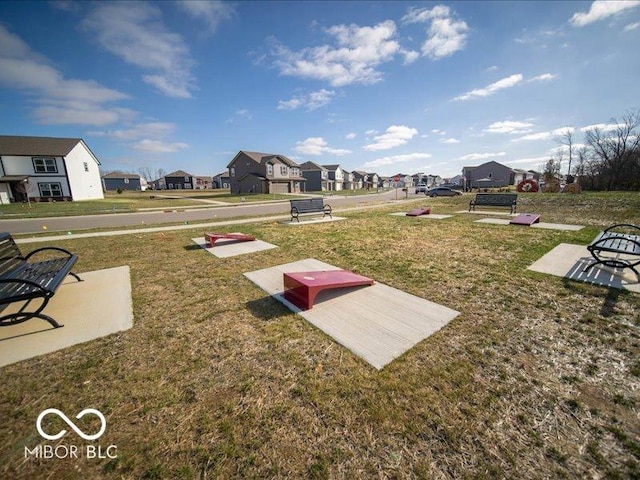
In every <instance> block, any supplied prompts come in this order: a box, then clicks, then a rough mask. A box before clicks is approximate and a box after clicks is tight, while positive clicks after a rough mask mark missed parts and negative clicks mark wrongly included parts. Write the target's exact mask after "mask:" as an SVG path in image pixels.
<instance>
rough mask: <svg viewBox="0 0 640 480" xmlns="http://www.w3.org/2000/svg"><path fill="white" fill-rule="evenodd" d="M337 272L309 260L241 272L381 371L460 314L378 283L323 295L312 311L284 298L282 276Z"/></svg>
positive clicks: (326, 292) (322, 293)
mask: <svg viewBox="0 0 640 480" xmlns="http://www.w3.org/2000/svg"><path fill="white" fill-rule="evenodd" d="M312 270H340V269H339V268H338V267H334V266H333V265H329V264H327V263H324V262H321V261H319V260H316V259H313V258H307V259H305V260H300V261H297V262H293V263H288V264H284V265H278V266H276V267H271V268H265V269H263V270H256V271H253V272H247V273H245V274H244V275H245V277H247V278H248V279H249V280H251V281H252V282H253V283H255V284H256V285H257V286H259V287H260V288H261V289H263V290H264V291H266V292H267V293H268V294H269V295H271V296H273V297H274V298H275V299H276V300H278V301H279V302H282V303H283V304H284V305H286V306H287V307H288V308H289V309H291V310H292V311H294V312H296V313H298V314H300V316H302V317H303V318H304V319H305V320H307V321H308V322H309V323H311V324H312V325H314V326H316V327H317V328H319V329H320V330H322V331H323V332H324V333H326V334H327V335H329V336H330V337H331V338H333V339H334V340H335V341H336V342H338V343H339V344H341V345H343V346H344V347H346V348H347V349H349V350H351V352H353V353H354V354H355V355H357V356H359V357H360V358H362V359H363V360H364V361H366V362H367V363H369V364H370V365H372V366H373V367H374V368H376V369H378V370H381V369H382V368H384V366H385V365H387V364H388V363H390V362H391V361H392V360H393V359H395V358H397V357H399V356H400V355H402V354H403V353H405V352H406V351H408V350H409V349H411V348H412V347H413V346H414V345H416V344H417V343H418V342H420V341H422V340H424V339H425V338H427V337H428V336H430V335H432V334H433V333H435V332H437V331H438V330H440V329H441V328H442V327H444V326H445V325H446V324H447V323H449V322H450V321H451V320H453V319H454V318H455V317H457V316H458V315H459V312H457V311H455V310H452V309H450V308H447V307H444V306H442V305H438V304H437V303H433V302H430V301H428V300H425V299H423V298H419V297H416V296H414V295H410V294H408V293H406V292H403V291H401V290H397V289H395V288H392V287H389V286H388V285H384V284H382V283H375V284H374V285H372V286H365V287H353V288H346V289H336V290H325V291H323V292H321V293H320V294H319V295H318V296H317V297H316V301H315V304H314V307H313V308H312V309H311V310H306V311H301V310H300V309H299V308H298V307H296V306H295V305H293V304H292V303H291V302H289V301H287V300H286V299H285V298H284V284H283V274H284V273H285V272H289V273H290V272H305V271H312Z"/></svg>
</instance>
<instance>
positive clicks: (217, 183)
mask: <svg viewBox="0 0 640 480" xmlns="http://www.w3.org/2000/svg"><path fill="white" fill-rule="evenodd" d="M230 181H231V180H230V178H229V170H227V171H226V172H221V173H219V174H217V175H214V176H213V188H229V185H230Z"/></svg>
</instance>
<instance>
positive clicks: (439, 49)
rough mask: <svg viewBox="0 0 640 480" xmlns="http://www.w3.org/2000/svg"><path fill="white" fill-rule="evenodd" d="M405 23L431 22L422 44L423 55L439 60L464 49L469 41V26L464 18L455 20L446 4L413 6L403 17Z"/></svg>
mask: <svg viewBox="0 0 640 480" xmlns="http://www.w3.org/2000/svg"><path fill="white" fill-rule="evenodd" d="M402 21H403V22H404V23H429V22H430V25H429V28H428V30H427V39H426V40H425V42H424V43H423V44H422V55H424V56H428V57H429V58H431V59H433V60H439V59H441V58H444V57H448V56H450V55H453V54H454V53H455V52H457V51H459V50H462V49H463V48H464V47H465V45H466V43H467V31H468V30H469V26H468V25H467V23H466V22H464V21H462V20H454V19H453V17H452V16H451V10H450V8H449V7H447V6H446V5H436V6H435V7H433V8H432V9H428V8H416V7H412V8H410V9H409V11H408V13H407V14H406V15H405V16H404V17H402Z"/></svg>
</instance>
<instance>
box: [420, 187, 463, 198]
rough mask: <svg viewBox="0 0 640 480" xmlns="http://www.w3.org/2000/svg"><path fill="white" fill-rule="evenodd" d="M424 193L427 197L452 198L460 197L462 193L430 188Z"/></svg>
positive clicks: (441, 188) (445, 188) (449, 189)
mask: <svg viewBox="0 0 640 480" xmlns="http://www.w3.org/2000/svg"><path fill="white" fill-rule="evenodd" d="M424 193H425V195H427V196H429V197H454V196H456V195H462V192H458V191H457V190H453V189H451V188H447V187H436V188H432V189H430V190H427V191H426V192H424Z"/></svg>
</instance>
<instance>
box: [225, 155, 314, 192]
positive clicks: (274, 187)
mask: <svg viewBox="0 0 640 480" xmlns="http://www.w3.org/2000/svg"><path fill="white" fill-rule="evenodd" d="M227 168H228V169H229V185H230V187H231V193H233V194H242V193H300V192H302V191H304V190H305V189H304V183H305V182H306V179H305V178H304V177H303V176H302V175H301V174H300V165H298V164H297V163H296V162H294V161H293V160H290V159H289V158H287V157H285V156H284V155H280V154H273V153H261V152H248V151H245V150H240V151H239V152H238V153H237V154H236V156H235V157H233V160H231V162H229V165H227Z"/></svg>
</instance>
